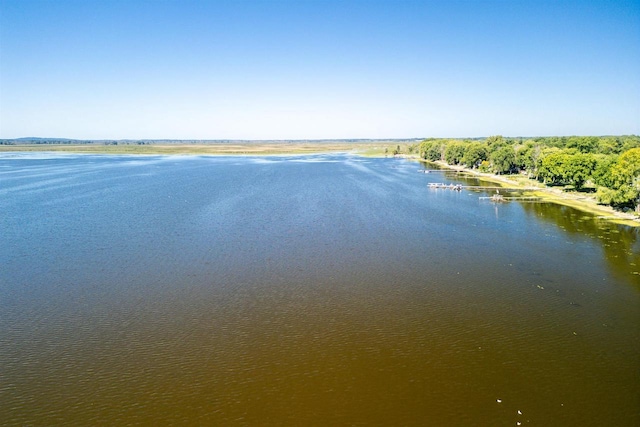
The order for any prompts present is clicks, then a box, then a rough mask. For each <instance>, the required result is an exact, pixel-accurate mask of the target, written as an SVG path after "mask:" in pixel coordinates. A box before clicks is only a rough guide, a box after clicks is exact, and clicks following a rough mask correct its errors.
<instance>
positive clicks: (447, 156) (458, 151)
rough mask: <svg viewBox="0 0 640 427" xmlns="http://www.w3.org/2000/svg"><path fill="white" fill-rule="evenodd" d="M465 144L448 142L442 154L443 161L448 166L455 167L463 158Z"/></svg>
mask: <svg viewBox="0 0 640 427" xmlns="http://www.w3.org/2000/svg"><path fill="white" fill-rule="evenodd" d="M464 149H465V144H464V143H462V142H458V141H453V142H450V143H449V144H448V145H447V149H446V151H445V152H444V160H445V161H446V162H447V163H448V164H450V165H457V164H459V163H461V162H462V158H463V157H464Z"/></svg>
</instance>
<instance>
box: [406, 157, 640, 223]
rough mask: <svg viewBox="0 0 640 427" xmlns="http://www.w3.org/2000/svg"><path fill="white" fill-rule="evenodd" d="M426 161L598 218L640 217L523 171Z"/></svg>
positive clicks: (633, 219) (630, 220)
mask: <svg viewBox="0 0 640 427" xmlns="http://www.w3.org/2000/svg"><path fill="white" fill-rule="evenodd" d="M416 159H417V157H416ZM421 161H422V160H421ZM425 163H431V164H436V165H438V166H439V167H442V168H446V169H451V170H457V171H464V172H465V173H468V174H469V175H472V176H475V177H477V178H478V179H482V180H483V181H488V182H492V183H496V184H500V185H502V186H505V187H509V188H518V189H522V190H523V195H524V196H531V197H539V198H541V199H542V201H543V202H550V203H557V204H559V205H563V206H569V207H572V208H575V209H578V210H580V211H583V212H588V213H591V214H593V215H596V216H597V217H598V218H601V219H605V220H608V221H613V222H616V223H618V224H624V225H629V226H632V227H640V217H638V216H637V215H634V214H632V213H625V212H620V211H616V210H614V209H613V208H611V207H610V206H604V205H599V204H598V202H597V201H596V199H595V196H594V195H592V194H588V193H578V192H566V191H564V190H563V189H562V188H558V187H555V188H554V187H547V186H545V185H544V184H542V183H540V182H538V181H536V180H533V179H529V178H527V177H526V176H523V175H495V174H491V173H484V172H478V171H476V170H472V169H468V168H465V167H462V166H458V165H456V166H452V165H449V164H447V163H445V162H425Z"/></svg>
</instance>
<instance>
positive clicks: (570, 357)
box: [0, 153, 640, 426]
mask: <svg viewBox="0 0 640 427" xmlns="http://www.w3.org/2000/svg"><path fill="white" fill-rule="evenodd" d="M424 168H425V166H423V165H422V164H420V163H417V162H411V161H407V160H402V159H380V158H364V157H358V156H355V155H350V154H324V155H307V156H278V157H276V156H272V157H198V156H184V157H179V156H143V157H135V156H130V157H127V156H106V155H105V156H98V155H73V154H66V155H63V154H47V153H40V154H20V153H17V154H16V153H14V154H10V153H7V154H0V231H1V234H0V236H1V237H0V239H1V240H0V243H1V244H0V304H1V305H0V307H1V311H0V420H2V421H1V423H2V424H3V425H16V426H17V425H34V426H52V425H96V424H102V425H168V424H173V425H176V424H177V425H182V424H193V425H261V426H263V425H296V426H301V425H309V426H311V425H318V426H326V425H406V426H410V425H415V426H424V425H454V426H461V425H483V426H484V425H487V426H488V425H491V426H515V425H518V423H521V424H522V425H527V424H529V425H538V426H553V425H558V426H567V425H581V426H586V425H598V426H600V425H621V426H622V425H625V426H630V425H639V424H640V356H639V355H640V275H639V272H640V239H639V238H638V234H639V232H638V229H637V228H631V227H626V226H622V225H616V224H612V223H609V222H606V221H603V220H599V219H597V218H595V217H594V216H592V215H588V214H584V213H581V212H579V211H576V210H573V209H570V208H567V207H561V206H557V205H553V204H547V203H531V202H522V203H519V202H509V203H501V204H496V203H492V202H491V201H488V200H483V199H480V198H479V197H480V196H488V195H491V193H486V192H482V191H470V190H468V189H464V190H462V191H459V192H458V191H451V190H447V189H433V188H429V187H428V184H429V183H434V182H444V183H462V184H464V185H477V184H479V182H478V181H477V180H473V179H466V180H465V179H463V178H460V177H458V176H456V175H455V174H453V173H450V172H444V171H434V172H432V173H428V174H425V173H419V171H422V170H424Z"/></svg>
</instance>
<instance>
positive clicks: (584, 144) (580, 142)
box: [567, 136, 598, 153]
mask: <svg viewBox="0 0 640 427" xmlns="http://www.w3.org/2000/svg"><path fill="white" fill-rule="evenodd" d="M597 146H598V138H597V137H595V136H572V137H570V138H569V140H568V141H567V148H575V149H576V150H578V151H580V152H581V153H593V152H594V151H595V150H596V147H597Z"/></svg>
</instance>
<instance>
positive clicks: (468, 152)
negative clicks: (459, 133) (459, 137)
mask: <svg viewBox="0 0 640 427" xmlns="http://www.w3.org/2000/svg"><path fill="white" fill-rule="evenodd" d="M483 160H487V149H486V147H485V145H484V144H481V143H479V142H472V143H470V144H467V146H466V147H465V149H464V155H463V157H462V163H463V164H465V165H466V166H467V167H470V168H477V167H478V166H479V165H480V164H481V163H482V161H483Z"/></svg>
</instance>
